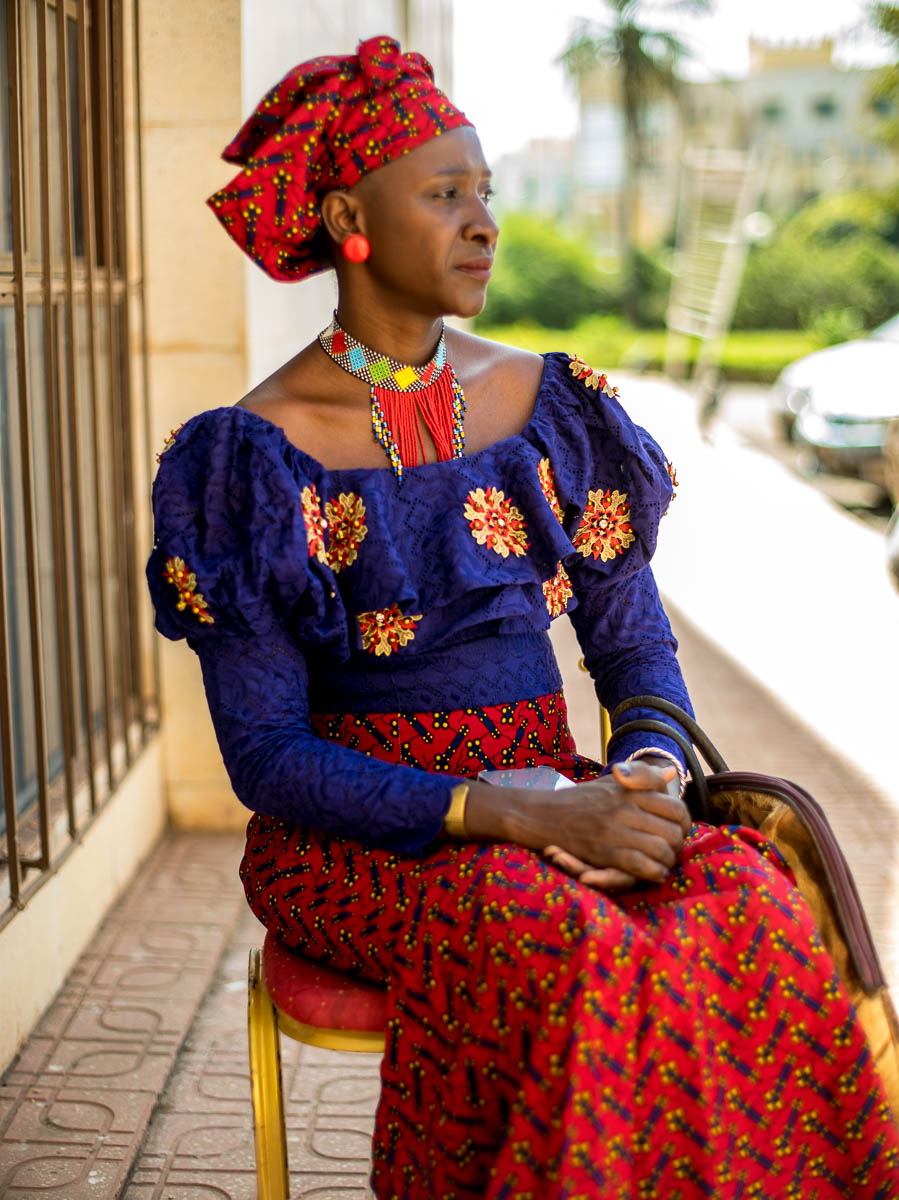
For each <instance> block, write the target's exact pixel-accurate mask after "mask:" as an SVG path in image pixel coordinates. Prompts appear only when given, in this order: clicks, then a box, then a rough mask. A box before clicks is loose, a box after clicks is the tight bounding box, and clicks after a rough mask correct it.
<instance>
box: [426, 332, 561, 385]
mask: <svg viewBox="0 0 899 1200" xmlns="http://www.w3.org/2000/svg"><path fill="white" fill-rule="evenodd" d="M447 356H448V358H449V359H450V361H451V362H452V364H453V367H454V368H455V369H456V371H457V372H458V373H459V374H460V375H464V376H465V377H466V378H467V379H468V380H469V381H471V382H472V383H476V384H478V383H489V385H490V386H491V389H496V388H500V389H504V388H508V389H509V390H514V391H516V392H518V393H521V392H522V391H523V390H524V391H527V390H530V391H531V392H533V393H535V392H536V391H537V389H538V388H539V386H540V380H541V378H542V376H543V356H542V355H541V354H534V353H533V352H532V351H530V350H522V349H521V348H520V347H518V346H508V345H506V344H504V343H503V342H496V341H493V340H492V339H491V338H484V337H479V336H478V335H477V334H473V333H468V332H467V331H466V330H461V329H449V330H448V331H447Z"/></svg>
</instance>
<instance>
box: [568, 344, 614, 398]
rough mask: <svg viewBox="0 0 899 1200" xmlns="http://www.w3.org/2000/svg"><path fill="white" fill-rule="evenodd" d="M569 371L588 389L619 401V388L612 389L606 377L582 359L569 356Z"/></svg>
mask: <svg viewBox="0 0 899 1200" xmlns="http://www.w3.org/2000/svg"><path fill="white" fill-rule="evenodd" d="M568 358H569V360H570V361H569V363H568V370H569V371H570V372H571V373H572V375H573V376H574V377H575V379H580V381H581V382H582V383H583V384H585V385H586V387H588V388H593V390H594V391H600V392H602V394H603V395H604V396H608V398H609V399H610V400H617V399H618V388H617V387H612V385H611V384H610V383H609V381H608V379H606V377H605V375H603V374H601V373H600V372H599V371H597V370H596V369H595V368H594V367H590V366H588V365H587V364H586V363H585V362H584V360H583V359H582V358H578V356H577V355H576V354H569V355H568Z"/></svg>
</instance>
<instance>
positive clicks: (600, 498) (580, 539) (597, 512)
mask: <svg viewBox="0 0 899 1200" xmlns="http://www.w3.org/2000/svg"><path fill="white" fill-rule="evenodd" d="M630 512H631V510H630V505H629V504H628V502H627V493H626V492H618V491H612V490H610V489H609V488H606V490H605V491H604V492H600V491H595V492H590V497H589V499H588V501H587V505H586V507H585V508H584V515H583V517H582V518H581V523H580V526H579V527H578V531H577V533H576V534H575V535H574V544H575V546H577V548H578V550H580V552H581V554H583V556H584V558H587V557H588V556H589V555H591V554H592V555H593V557H594V558H600V559H602V561H603V562H608V561H609V560H610V559H613V558H614V557H615V556H616V555H617V554H623V553H624V551H625V550H626V549H627V548H628V546H630V545H631V544H632V543H633V542H634V540H635V536H634V531H633V526H632V525H631V523H630V521H629V520H628V518H629V517H630Z"/></svg>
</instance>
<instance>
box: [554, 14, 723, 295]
mask: <svg viewBox="0 0 899 1200" xmlns="http://www.w3.org/2000/svg"><path fill="white" fill-rule="evenodd" d="M601 2H602V4H603V6H604V8H605V10H606V12H605V20H603V21H601V22H598V23H593V22H584V23H581V24H580V25H579V26H578V27H577V28H576V30H575V32H574V34H573V36H572V38H571V41H570V42H569V43H568V45H567V46H566V48H565V50H564V51H563V52H562V56H561V58H562V63H563V64H564V66H565V69H566V70H567V71H568V73H569V74H570V75H571V77H572V78H573V79H574V81H575V83H576V84H577V85H578V87H579V88H580V87H581V84H582V82H583V80H584V78H585V76H587V75H588V74H589V73H590V72H591V71H594V70H597V69H609V70H614V71H615V72H616V73H617V79H618V83H619V89H620V90H619V98H620V103H621V111H622V115H623V117H624V131H625V148H624V150H625V169H624V179H623V181H622V195H621V210H620V229H621V244H622V250H623V256H624V272H623V273H624V279H625V286H624V294H623V296H622V301H623V306H624V310H625V313H626V314H627V315H628V316H629V317H633V316H635V310H636V306H637V284H636V280H635V276H636V272H635V271H633V270H631V261H630V260H631V259H632V257H633V249H634V224H633V220H634V213H635V212H636V207H637V191H638V178H639V171H640V166H641V164H642V162H643V157H644V145H645V137H644V130H645V119H646V110H647V107H648V105H649V103H650V102H651V101H652V100H653V99H654V98H655V97H657V96H658V95H659V94H660V93H662V94H668V95H670V96H672V97H673V98H674V99H675V101H676V102H677V104H678V106H680V102H681V97H682V86H681V80H680V77H679V75H678V74H677V66H678V64H679V63H680V62H681V61H682V60H683V59H684V58H685V57H687V56H688V55H689V51H688V49H687V47H686V46H685V45H684V43H683V42H682V41H681V40H680V38H678V37H677V36H676V35H675V34H673V33H671V32H670V31H669V30H666V29H659V28H657V27H655V26H654V25H652V24H650V23H649V22H650V11H652V13H653V15H655V14H656V13H658V11H659V7H660V6H659V4H658V3H655V4H652V5H650V4H649V3H648V2H647V0H601ZM662 7H663V8H664V7H667V8H668V9H670V10H672V11H674V10H677V11H680V12H693V13H703V12H709V11H710V9H711V7H712V3H711V0H670V2H669V3H668V4H667V5H663V6H662Z"/></svg>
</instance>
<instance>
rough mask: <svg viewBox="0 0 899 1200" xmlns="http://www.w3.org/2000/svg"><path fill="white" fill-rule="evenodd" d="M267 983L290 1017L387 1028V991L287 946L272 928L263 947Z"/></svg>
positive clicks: (331, 1025)
mask: <svg viewBox="0 0 899 1200" xmlns="http://www.w3.org/2000/svg"><path fill="white" fill-rule="evenodd" d="M262 969H263V972H264V976H265V986H266V987H267V988H268V993H269V995H270V996H271V998H272V1002H273V1003H274V1005H275V1007H276V1008H277V1009H279V1011H281V1012H282V1013H284V1014H285V1016H288V1017H292V1018H293V1019H294V1020H295V1021H301V1022H302V1023H303V1024H304V1025H315V1026H317V1027H319V1028H324V1029H352V1030H359V1031H362V1032H365V1033H383V1032H384V1026H385V1024H386V1022H387V992H386V990H385V989H384V988H383V987H382V986H381V985H380V984H377V983H369V981H368V980H367V979H354V978H353V977H352V976H351V975H344V974H343V972H341V971H335V970H333V969H332V968H331V967H325V966H322V965H321V963H317V962H315V961H314V960H313V959H311V958H304V957H303V956H302V955H301V954H297V953H295V952H294V951H292V950H288V949H287V947H286V946H283V945H282V944H281V943H280V942H279V941H278V939H277V938H276V937H274V936H273V935H272V934H271V933H267V934H266V935H265V942H264V943H263V946H262Z"/></svg>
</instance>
